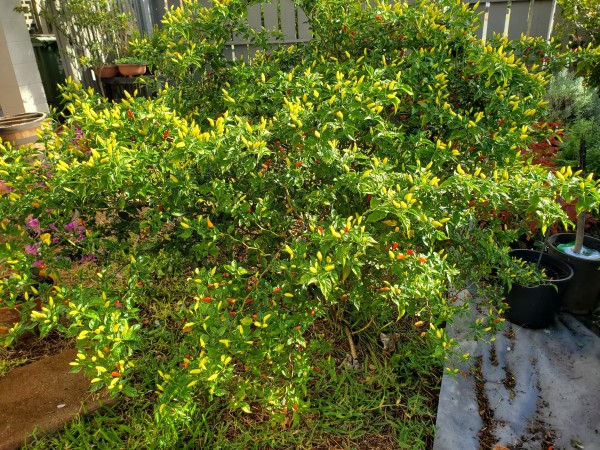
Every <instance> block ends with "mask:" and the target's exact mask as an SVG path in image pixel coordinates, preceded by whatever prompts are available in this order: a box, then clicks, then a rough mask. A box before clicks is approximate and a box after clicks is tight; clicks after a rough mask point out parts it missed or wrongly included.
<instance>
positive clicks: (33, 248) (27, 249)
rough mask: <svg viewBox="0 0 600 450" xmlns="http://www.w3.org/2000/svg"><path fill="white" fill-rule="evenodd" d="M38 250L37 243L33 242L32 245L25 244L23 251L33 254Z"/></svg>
mask: <svg viewBox="0 0 600 450" xmlns="http://www.w3.org/2000/svg"><path fill="white" fill-rule="evenodd" d="M37 252H38V245H37V243H35V244H33V245H26V246H25V253H29V254H30V255H35V254H37Z"/></svg>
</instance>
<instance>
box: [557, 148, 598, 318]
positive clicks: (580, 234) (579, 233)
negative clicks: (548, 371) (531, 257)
mask: <svg viewBox="0 0 600 450" xmlns="http://www.w3.org/2000/svg"><path fill="white" fill-rule="evenodd" d="M580 148H581V150H580V153H581V167H582V170H584V169H585V141H581V147H580ZM590 178H591V176H590ZM584 187H585V186H584V185H582V186H581V191H582V192H581V194H580V195H581V196H580V197H578V198H577V202H576V205H575V206H576V208H577V212H578V213H579V214H578V217H577V226H576V229H575V233H558V234H555V235H553V236H550V238H549V239H548V251H549V253H550V254H552V255H554V256H555V257H556V258H558V259H560V260H562V261H565V262H567V263H568V264H569V265H571V266H572V267H573V269H574V272H575V273H574V276H573V281H572V283H571V285H570V286H569V288H568V289H567V291H566V293H565V296H564V304H563V306H564V307H565V309H566V310H567V311H569V312H571V313H574V314H588V313H591V312H593V311H594V310H595V309H596V308H597V307H598V304H599V301H600V277H599V276H598V275H599V273H598V270H599V269H600V240H599V239H596V238H593V237H591V236H585V234H584V233H585V221H586V206H587V205H589V204H591V203H590V202H591V201H593V199H594V198H596V199H597V197H598V195H599V194H598V190H597V189H591V190H585V189H584ZM571 203H573V202H571Z"/></svg>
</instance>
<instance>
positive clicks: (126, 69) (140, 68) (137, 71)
mask: <svg viewBox="0 0 600 450" xmlns="http://www.w3.org/2000/svg"><path fill="white" fill-rule="evenodd" d="M117 66H118V67H119V72H121V75H123V76H124V77H137V76H139V75H144V74H145V73H146V65H145V64H144V65H140V64H118V65H117Z"/></svg>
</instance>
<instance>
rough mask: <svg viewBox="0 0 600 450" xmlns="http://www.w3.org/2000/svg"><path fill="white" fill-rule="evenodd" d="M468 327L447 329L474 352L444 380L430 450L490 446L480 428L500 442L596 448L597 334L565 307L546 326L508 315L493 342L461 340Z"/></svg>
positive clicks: (599, 395)
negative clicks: (482, 439) (540, 327)
mask: <svg viewBox="0 0 600 450" xmlns="http://www.w3.org/2000/svg"><path fill="white" fill-rule="evenodd" d="M467 328H468V323H466V322H462V323H457V324H455V325H454V326H453V328H452V330H451V334H453V336H454V337H455V338H457V339H460V342H461V344H460V345H461V351H462V352H465V353H466V352H468V353H470V354H471V355H473V358H472V359H471V360H470V362H468V363H463V364H462V365H460V366H459V369H460V371H461V373H462V374H461V375H457V376H455V377H448V376H446V375H445V376H444V378H443V380H442V387H441V392H440V401H439V406H438V412H437V422H436V434H435V442H434V446H433V448H434V450H448V449H458V448H460V449H461V450H470V449H473V450H475V449H480V448H483V449H486V448H490V449H493V448H494V445H490V444H489V442H488V443H487V444H485V445H484V444H482V443H481V442H480V434H481V433H482V432H483V433H485V432H489V433H492V436H493V438H495V439H493V440H495V442H494V444H495V445H498V446H499V447H498V448H503V447H505V448H508V449H515V450H517V449H518V450H521V449H523V450H528V449H536V450H539V449H540V448H541V449H548V448H549V447H550V446H553V448H554V450H558V449H588V450H598V449H600V338H599V337H598V336H597V335H595V334H594V333H592V332H591V331H590V330H589V329H587V328H586V327H585V326H583V325H582V324H581V323H580V322H578V321H577V320H576V319H575V318H573V317H572V316H571V315H569V314H566V313H561V314H559V315H558V316H557V320H556V321H555V323H554V324H553V325H552V326H551V327H549V328H547V329H543V330H531V329H526V328H522V327H519V326H516V325H513V324H511V323H509V322H506V323H505V324H504V331H503V332H501V333H498V335H497V339H496V341H495V342H493V343H492V345H489V344H487V343H485V342H475V341H471V340H468V339H464V338H463V337H464V336H465V333H466V329H467ZM477 361H479V362H480V364H477ZM483 397H485V398H483ZM482 399H483V400H484V403H482ZM485 402H487V408H485V407H482V405H485V404H486V403H485ZM482 417H483V419H482Z"/></svg>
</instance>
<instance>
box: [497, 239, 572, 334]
mask: <svg viewBox="0 0 600 450" xmlns="http://www.w3.org/2000/svg"><path fill="white" fill-rule="evenodd" d="M510 256H511V257H512V258H513V259H514V260H516V262H518V266H517V267H516V268H517V270H520V271H524V272H525V273H524V274H522V275H524V278H525V279H528V280H529V283H527V284H525V283H523V284H522V283H520V282H515V283H512V284H510V285H509V286H507V292H506V303H507V305H508V306H509V308H508V310H507V312H506V318H507V319H508V320H509V321H510V322H512V323H514V324H516V325H521V326H524V327H527V328H545V327H547V326H549V325H551V324H552V322H553V320H554V315H555V314H556V312H557V311H558V310H559V308H560V305H561V302H562V297H563V295H564V293H565V290H566V288H567V286H568V284H569V282H570V281H571V279H572V278H573V269H572V268H571V267H570V266H569V265H568V264H566V263H565V262H563V261H560V260H559V259H557V258H555V257H553V256H551V255H548V254H547V253H543V252H540V251H537V250H529V249H518V250H512V251H511V252H510Z"/></svg>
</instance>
